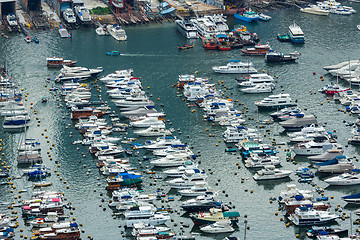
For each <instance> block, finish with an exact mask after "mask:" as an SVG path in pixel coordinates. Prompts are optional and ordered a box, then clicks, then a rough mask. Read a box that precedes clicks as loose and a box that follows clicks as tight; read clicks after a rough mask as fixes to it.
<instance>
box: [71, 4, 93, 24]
mask: <svg viewBox="0 0 360 240" xmlns="http://www.w3.org/2000/svg"><path fill="white" fill-rule="evenodd" d="M74 10H75V13H76V15H77V17H78V18H79V19H80V22H81V23H83V24H90V23H91V15H90V12H89V10H88V9H87V8H86V7H85V6H75V7H74Z"/></svg>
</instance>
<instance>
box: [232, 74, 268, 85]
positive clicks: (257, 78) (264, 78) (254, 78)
mask: <svg viewBox="0 0 360 240" xmlns="http://www.w3.org/2000/svg"><path fill="white" fill-rule="evenodd" d="M245 79H246V80H245V81H242V80H241V81H240V80H239V81H238V84H239V86H240V87H254V86H256V85H258V84H261V83H274V78H273V77H271V76H270V75H269V74H267V73H256V74H250V75H249V78H245Z"/></svg>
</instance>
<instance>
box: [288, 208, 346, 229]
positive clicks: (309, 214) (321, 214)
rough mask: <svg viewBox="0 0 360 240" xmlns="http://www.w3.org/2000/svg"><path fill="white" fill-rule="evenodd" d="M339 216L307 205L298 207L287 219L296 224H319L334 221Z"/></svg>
mask: <svg viewBox="0 0 360 240" xmlns="http://www.w3.org/2000/svg"><path fill="white" fill-rule="evenodd" d="M338 217H339V216H337V215H335V214H330V213H329V212H328V211H318V210H315V209H309V208H307V207H298V208H296V209H295V212H294V213H292V214H291V215H290V216H289V220H290V221H292V222H293V223H294V224H295V225H296V226H303V225H319V224H325V223H329V222H333V221H335V220H336V219H337V218H338Z"/></svg>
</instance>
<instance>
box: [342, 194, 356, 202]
mask: <svg viewBox="0 0 360 240" xmlns="http://www.w3.org/2000/svg"><path fill="white" fill-rule="evenodd" d="M342 200H344V201H345V202H348V203H353V204H360V193H356V194H353V195H347V196H344V197H342Z"/></svg>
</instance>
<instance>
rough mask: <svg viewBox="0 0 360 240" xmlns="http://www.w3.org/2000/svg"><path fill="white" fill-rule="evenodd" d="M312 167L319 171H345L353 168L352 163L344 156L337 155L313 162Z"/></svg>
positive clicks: (339, 172) (338, 172)
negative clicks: (323, 160) (327, 159)
mask: <svg viewBox="0 0 360 240" xmlns="http://www.w3.org/2000/svg"><path fill="white" fill-rule="evenodd" d="M314 167H317V168H318V169H317V171H318V172H319V173H337V174H341V173H347V172H351V171H352V170H353V169H355V166H354V163H353V161H352V160H351V159H349V158H347V157H346V156H337V157H336V158H334V159H332V160H329V161H326V162H320V163H315V164H314Z"/></svg>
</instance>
